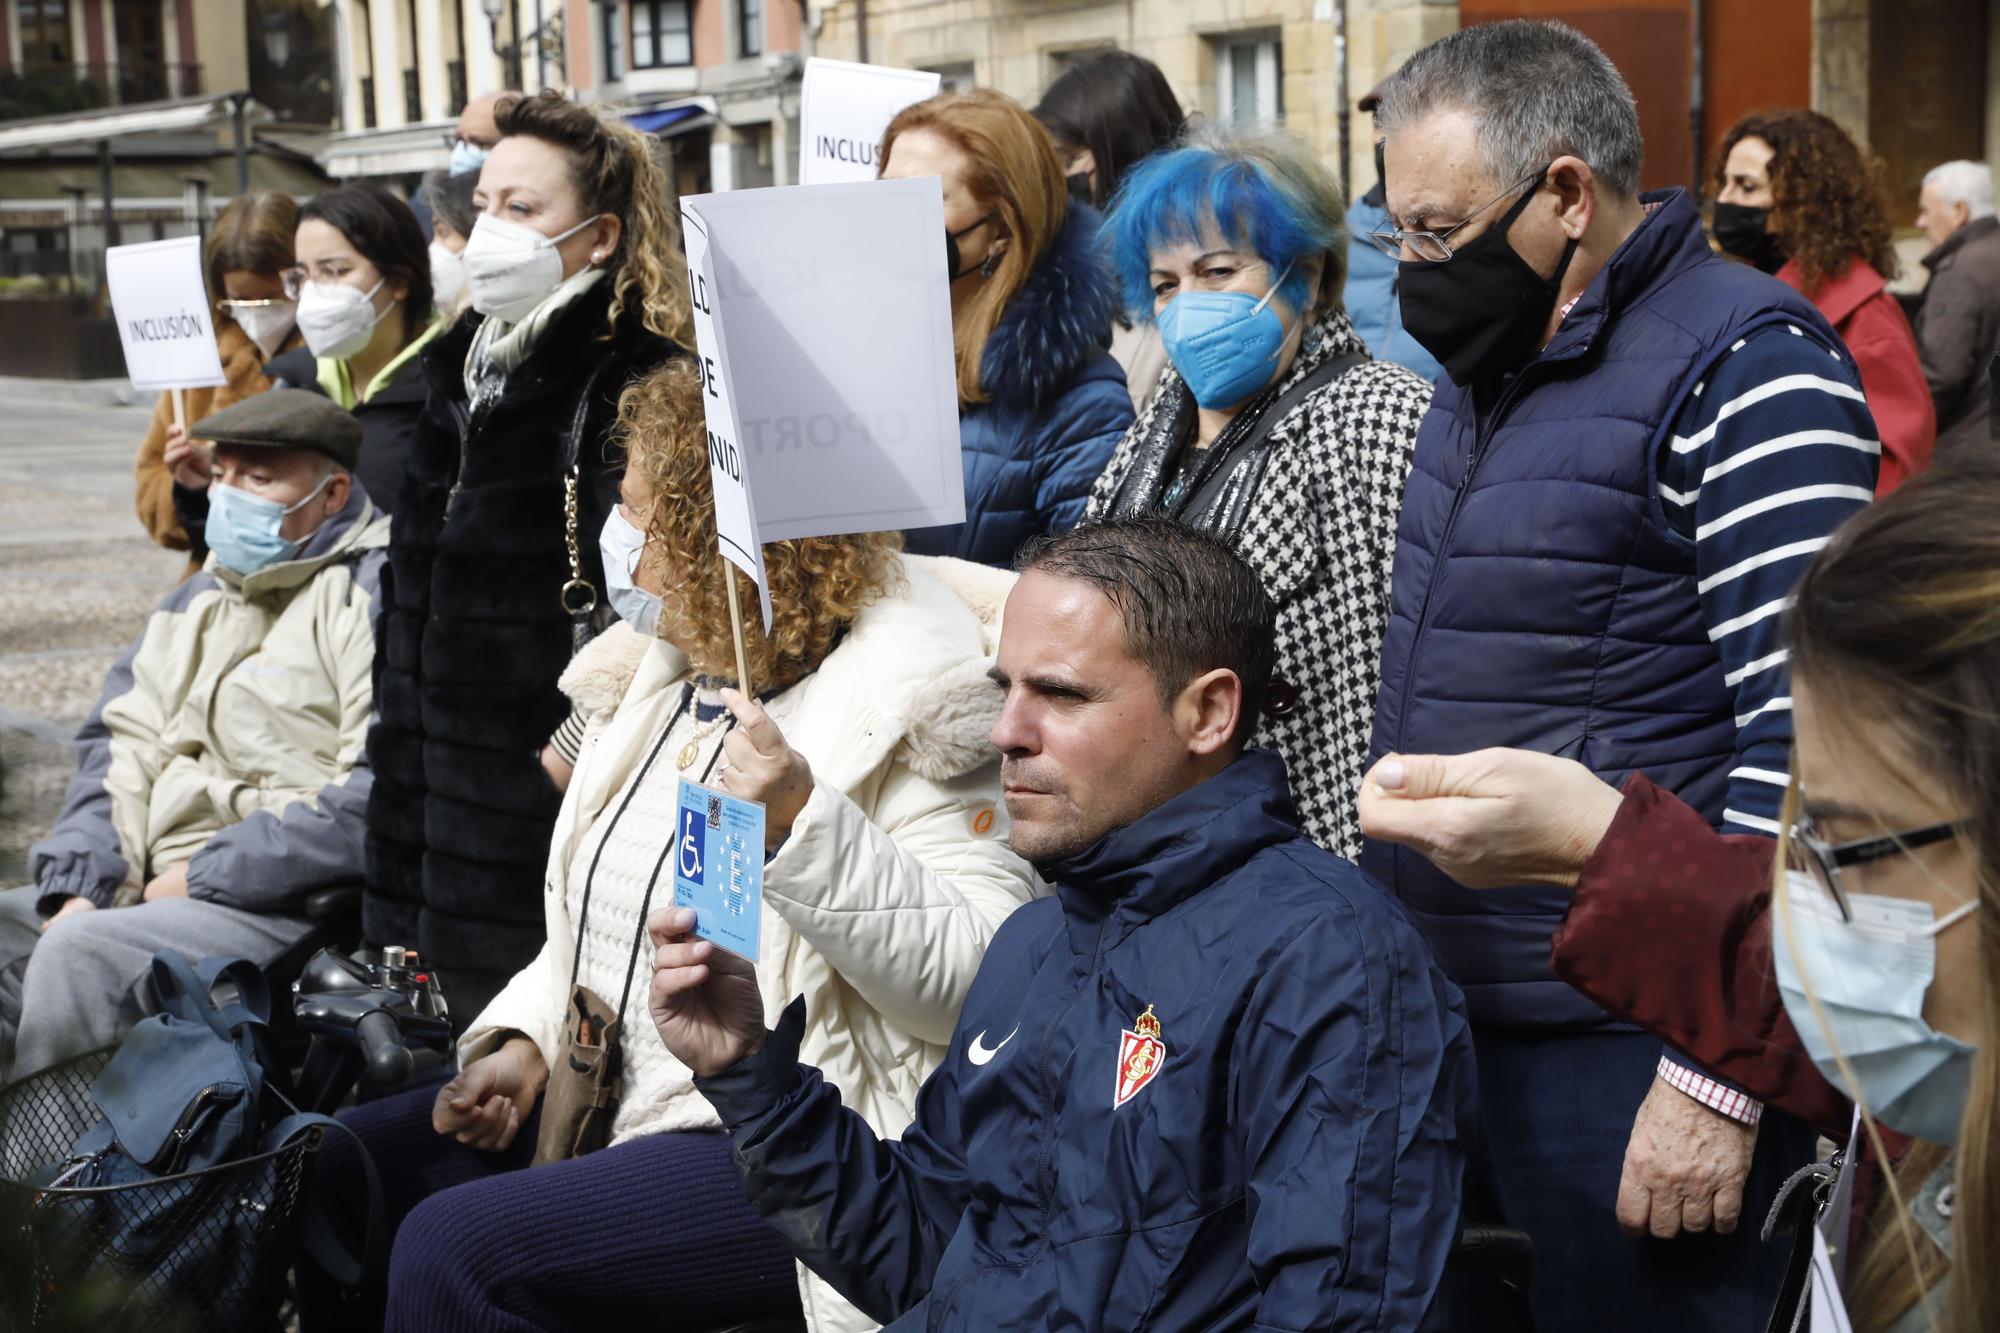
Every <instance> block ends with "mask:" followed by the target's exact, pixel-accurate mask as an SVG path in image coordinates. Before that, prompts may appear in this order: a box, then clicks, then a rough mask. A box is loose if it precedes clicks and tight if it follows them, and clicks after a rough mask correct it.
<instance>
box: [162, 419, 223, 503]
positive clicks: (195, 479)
mask: <svg viewBox="0 0 2000 1333" xmlns="http://www.w3.org/2000/svg"><path fill="white" fill-rule="evenodd" d="M162 461H164V462H165V463H166V465H167V471H169V472H171V473H172V474H173V477H174V480H175V481H177V482H179V483H180V484H181V485H183V486H185V487H187V488H188V489H189V490H191V491H205V490H207V489H208V481H209V474H210V472H211V471H213V466H214V465H213V454H212V453H211V452H210V450H209V447H208V446H207V445H205V444H197V443H196V442H195V441H193V440H190V439H189V438H188V434H187V431H186V430H184V429H183V428H182V427H180V426H178V425H175V426H169V427H167V447H166V451H165V453H164V454H163V455H162Z"/></svg>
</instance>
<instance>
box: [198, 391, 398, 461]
mask: <svg viewBox="0 0 2000 1333" xmlns="http://www.w3.org/2000/svg"><path fill="white" fill-rule="evenodd" d="M188 434H189V435H190V436H192V437H193V438H195V439H197V440H213V441H215V442H216V443H217V444H234V445H240V446H261V447H263V448H266V449H310V450H311V451H312V452H314V453H316V454H325V455H326V456H327V457H328V458H331V459H332V460H333V461H334V462H336V463H338V464H340V466H341V467H343V468H345V469H347V470H348V471H349V472H352V471H354V465H355V463H357V462H358V461H360V458H361V423H360V422H359V421H357V420H355V417H354V414H353V413H352V412H349V411H346V410H345V409H343V408H341V407H338V406H336V405H335V404H334V401H333V400H332V399H331V398H328V397H326V396H325V395H324V394H317V393H313V392H311V391H310V390H307V389H270V390H267V391H265V392H264V393H260V394H258V395H257V396H256V397H254V398H245V399H244V400H243V401H242V402H240V403H237V404H236V405H235V406H233V407H225V408H223V409H222V411H220V412H217V413H216V414H215V415H214V416H212V417H206V418H204V419H202V420H200V421H197V422H195V423H194V424H193V425H191V426H189V427H188Z"/></svg>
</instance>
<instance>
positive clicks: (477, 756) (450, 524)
mask: <svg viewBox="0 0 2000 1333" xmlns="http://www.w3.org/2000/svg"><path fill="white" fill-rule="evenodd" d="M610 289H611V284H610V283H608V282H601V283H599V284H597V286H595V287H594V288H592V289H591V290H589V291H587V292H585V293H584V294H583V295H581V296H579V297H578V298H577V299H576V300H575V302H574V303H573V304H571V306H570V307H569V308H568V309H567V310H565V311H563V312H562V313H561V314H560V315H558V316H557V317H556V319H555V320H554V322H553V323H552V324H551V325H550V326H549V327H548V328H547V329H546V330H544V331H543V333H542V336H541V338H540V339H539V340H538V342H537V343H536V346H535V348H534V350H533V351H532V352H531V353H530V354H529V357H528V359H527V361H526V362H525V363H523V364H522V365H521V366H519V367H517V368H516V369H515V370H514V371H513V372H512V373H511V374H510V375H509V376H508V377H507V381H506V385H505V388H504V389H503V391H502V392H501V393H500V394H499V396H498V397H497V398H495V399H493V400H490V401H485V402H482V403H481V404H480V405H479V406H478V407H476V408H475V407H474V406H473V405H471V404H470V403H468V401H467V396H466V389H465V382H464V365H465V358H466V353H467V351H468V349H469V348H470V347H471V344H472V339H473V335H474V333H475V332H476V331H477V329H478V328H479V325H480V323H481V320H480V318H479V317H478V316H476V315H469V316H467V317H466V318H464V319H462V320H460V321H459V323H458V324H457V325H456V326H455V327H454V328H452V329H450V330H449V331H447V332H446V333H445V334H443V335H442V336H440V337H439V338H438V339H437V341H436V342H434V343H433V344H432V345H431V346H430V347H429V348H428V349H427V350H426V351H425V353H424V358H423V365H424V375H425V378H426V380H427V382H428V384H429V388H430V396H429V399H428V401H427V402H426V404H425V408H424V413H423V416H422V418H421V419H420V420H419V422H418V424H417V429H416V432H415V434H414V435H413V436H412V438H411V441H410V453H409V459H408V463H407V467H406V470H405V473H404V477H403V489H402V495H401V498H400V500H399V502H398V505H397V509H396V522H395V529H394V535H393V538H392V540H391V543H390V548H389V568H388V570H387V572H386V574H385V576H384V578H383V585H382V608H383V610H382V618H381V621H380V623H379V625H378V626H377V629H376V642H377V645H378V646H377V654H376V663H375V702H376V709H377V713H378V719H377V722H376V725H375V728H374V731H373V733H372V734H371V736H370V740H369V751H370V757H371V759H372V760H373V762H374V765H375V774H376V780H375V790H374V794H373V797H372V799H371V800H370V802H369V806H368V878H369V886H368V896H367V899H366V904H365V910H364V916H363V926H364V931H365V934H366V936H367V938H368V941H369V942H370V943H371V944H377V945H383V944H403V945H410V946H414V947H416V948H417V949H419V950H420V951H421V956H422V958H423V960H424V961H425V962H426V963H427V964H429V965H430V967H431V968H433V969H435V970H436V971H437V972H439V973H440V974H441V976H442V978H443V982H444V985H445V989H446V996H447V998H448V999H449V1001H450V1004H451V1009H452V1015H453V1018H454V1019H455V1020H456V1022H457V1023H458V1025H459V1026H460V1027H463V1026H464V1025H465V1024H467V1023H469V1022H470V1021H471V1020H472V1019H474V1018H475V1017H477V1016H478V1014H479V1011H480V1010H481V1009H483V1008H484V1007H485V1005H486V1002H487V1001H488V1000H489V999H491V998H492V996H493V995H494V994H495V993H496V992H497V991H498V990H499V988H500V987H501V986H502V985H504V984H505V983H506V981H507V979H508V978H509V977H511V976H512V975H513V974H514V973H515V972H516V971H517V970H519V969H520V968H521V967H522V966H523V965H525V964H526V963H527V962H528V961H529V960H530V959H532V958H533V957H534V956H535V952H536V951H537V950H538V949H539V948H540V947H541V944H542V935H543V926H542V871H543V867H544V864H545V862H546V861H547V858H548V852H549V836H550V830H551V828H552V827H553V825H554V822H555V815H556V809H557V807H558V806H559V805H560V804H561V797H560V795H559V794H558V793H557V792H556V790H555V788H554V787H553V786H552V785H551V784H550V782H549V780H548V777H547V775H546V774H545V773H544V772H543V771H542V766H541V760H540V751H541V748H542V745H543V743H544V742H546V741H547V740H548V738H549V734H550V733H551V732H552V731H554V730H555V729H556V727H557V726H558V725H559V724H560V723H561V722H562V720H563V718H564V717H565V715H566V714H567V711H568V709H567V706H566V704H565V702H564V700H563V696H562V694H561V692H560V691H559V690H558V689H557V688H556V678H557V677H558V676H559V675H560V674H561V673H562V670H563V667H564V666H565V665H567V664H568V662H569V659H570V655H571V653H572V651H573V650H574V647H575V635H574V630H575V625H574V622H573V621H572V619H571V617H570V616H569V615H567V614H566V613H565V611H564V609H563V606H562V604H561V600H560V599H561V594H562V590H563V585H564V584H565V583H566V582H568V580H569V577H570V573H569V559H568V555H567V549H566V546H565V543H564V540H563V473H564V470H565V466H566V457H567V455H568V451H569V450H570V448H571V447H572V444H573V445H574V448H575V457H576V460H577V465H578V467H579V469H580V472H581V476H580V483H579V486H578V496H577V498H578V509H579V512H578V516H577V548H578V551H579V553H580V555H581V556H582V564H583V577H584V578H585V579H588V580H589V581H590V582H591V583H592V585H593V586H595V587H596V588H598V589H599V591H600V598H599V600H600V602H601V601H602V589H603V586H604V575H603V570H602V568H601V561H600V559H599V557H598V554H597V536H598V532H599V529H601V528H602V526H603V524H604V520H605V517H606V515H607V514H608V513H609V511H610V509H611V508H612V506H614V505H615V504H616V503H617V496H618V481H619V477H620V476H621V475H622V473H623V470H624V464H623V460H622V457H620V456H619V454H618V452H617V450H616V449H615V447H613V445H612V440H611V437H612V432H613V426H614V424H615V421H616V414H617V402H618V395H619V393H620V392H622V391H623V389H624V388H625V387H626V385H628V384H629V383H631V382H632V381H633V380H634V379H636V378H638V377H640V376H642V375H644V374H646V373H648V372H650V371H652V370H654V369H655V368H657V367H658V366H660V365H661V364H662V363H664V362H665V361H667V360H668V359H669V358H671V357H675V356H681V355H685V352H684V350H683V349H682V348H681V347H680V346H679V345H678V344H676V343H674V342H673V341H672V340H670V339H667V338H663V337H660V336H659V335H657V334H655V333H652V332H650V331H649V330H647V329H645V328H644V327H642V326H641V324H640V323H639V320H638V318H637V316H636V315H634V314H633V313H632V312H630V311H627V312H626V313H625V314H624V315H622V316H621V318H620V320H619V323H618V326H617V328H616V329H615V330H614V331H613V332H612V333H611V335H610V336H608V337H607V336H605V334H604V330H605V329H606V327H607V312H608V310H609V306H610V301H611V290H610Z"/></svg>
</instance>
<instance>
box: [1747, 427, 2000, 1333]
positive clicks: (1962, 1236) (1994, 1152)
mask: <svg viewBox="0 0 2000 1333" xmlns="http://www.w3.org/2000/svg"><path fill="white" fill-rule="evenodd" d="M1787 637H1788V639H1789V641H1790V644H1791V652H1792V671H1793V676H1794V680H1795V682H1797V681H1805V682H1810V684H1811V685H1812V687H1813V688H1814V689H1815V690H1817V691H1819V692H1821V694H1822V695H1823V696H1824V697H1837V698H1839V699H1840V701H1841V706H1842V707H1843V708H1845V709H1847V710H1849V711H1850V712H1853V713H1856V714H1859V715H1862V716H1865V717H1868V718H1870V719H1880V720H1881V721H1882V722H1883V723H1885V724H1886V725H1888V726H1889V727H1891V728H1893V729H1894V732H1895V733H1896V734H1897V735H1899V736H1900V737H1901V738H1902V739H1903V741H1904V747H1905V748H1906V749H1907V750H1908V752H1909V753H1911V754H1913V755H1920V756H1922V757H1923V764H1924V768H1925V771H1924V772H1923V773H1922V774H1920V775H1919V774H1912V775H1910V776H1911V778H1913V779H1915V780H1919V781H1921V783H1922V784H1923V785H1925V786H1927V787H1931V788H1935V789H1941V790H1944V791H1948V792H1952V793H1955V794H1957V795H1958V796H1959V797H1960V798H1961V799H1962V800H1964V801H1965V802H1966V803H1967V808H1966V810H1965V819H1964V828H1963V830H1962V831H1961V832H1960V834H1959V839H1960V842H1961V843H1962V845H1963V846H1964V847H1965V849H1966V852H1967V862H1968V863H1969V864H1970V865H1972V866H1973V867H1974V868H1975V884H1976V892H1977V895H1978V900H1979V903H1980V910H1979V911H1978V912H1976V913H1974V914H1973V916H1972V918H1971V919H1970V920H1969V921H1967V922H1966V923H1965V925H1964V926H1963V927H1961V928H1962V929H1970V930H1973V931H1976V932H1977V936H1976V938H1977V942H1978V943H1977V957H1978V971H1977V976H1976V977H1975V978H1974V984H1975V985H1977V987H1978V988H1979V996H1978V1010H1979V1018H1980V1034H1979V1041H1978V1043H1977V1047H1976V1051H1975V1054H1974V1056H1973V1064H1972V1077H1971V1086H1970V1089H1969V1091H1968V1093H1967V1096H1966V1102H1965V1111H1964V1115H1963V1117H1962V1120H1961V1122H1960V1127H1959V1132H1958V1142H1957V1145H1956V1147H1955V1148H1951V1147H1947V1146H1945V1145H1942V1144H1931V1143H1918V1144H1916V1145H1915V1146H1914V1147H1913V1148H1912V1150H1911V1151H1910V1152H1909V1154H1908V1155H1907V1156H1906V1158H1905V1160H1904V1162H1903V1164H1902V1167H1901V1169H1900V1170H1899V1171H1895V1172H1891V1171H1889V1170H1888V1169H1887V1167H1888V1162H1889V1160H1890V1159H1889V1157H1888V1154H1887V1153H1886V1151H1885V1150H1884V1148H1885V1145H1884V1144H1883V1141H1882V1137H1881V1134H1880V1131H1879V1130H1878V1128H1877V1127H1876V1123H1875V1118H1874V1115H1873V1111H1872V1108H1870V1107H1868V1106H1866V1105H1863V1106H1861V1107H1860V1110H1861V1115H1862V1124H1863V1126H1864V1128H1865V1130H1866V1135H1867V1137H1868V1139H1869V1141H1870V1142H1871V1143H1872V1144H1873V1145H1874V1148H1875V1152H1876V1155H1877V1157H1878V1159H1879V1161H1880V1162H1881V1163H1882V1164H1883V1167H1884V1181H1885V1184H1886V1191H1885V1197H1884V1199H1883V1201H1882V1204H1881V1206H1880V1207H1878V1208H1877V1209H1876V1211H1875V1213H1874V1215H1873V1216H1872V1217H1871V1218H1870V1219H1869V1227H1868V1234H1867V1236H1866V1238H1865V1239H1864V1241H1863V1244H1862V1248H1861V1252H1860V1254H1859V1256H1858V1261H1857V1264H1856V1266H1855V1267H1854V1268H1853V1269H1852V1270H1850V1271H1851V1272H1852V1274H1853V1276H1852V1278H1851V1280H1850V1284H1849V1285H1850V1287H1851V1288H1852V1292H1853V1299H1852V1300H1851V1302H1850V1312H1851V1314H1852V1316H1853V1321H1854V1327H1855V1329H1856V1330H1857V1333H1882V1330H1885V1329H1887V1328H1888V1327H1889V1326H1890V1325H1892V1324H1893V1323H1894V1322H1895V1321H1896V1320H1897V1319H1898V1318H1900V1317H1901V1316H1902V1315H1903V1314H1904V1313H1906V1312H1907V1311H1908V1310H1910V1309H1911V1308H1912V1307H1913V1306H1915V1305H1916V1304H1917V1303H1918V1302H1919V1301H1921V1300H1923V1299H1924V1297H1925V1294H1926V1293H1927V1292H1930V1291H1932V1290H1933V1289H1936V1288H1938V1286H1939V1283H1940V1282H1942V1283H1943V1288H1942V1290H1943V1294H1944V1297H1945V1300H1944V1302H1943V1306H1944V1315H1943V1318H1942V1320H1941V1321H1934V1322H1935V1326H1936V1327H1937V1328H1939V1329H1941V1330H1943V1333H1992V1331H1993V1330H1994V1329H2000V1279H1996V1277H1995V1275H1994V1270H1993V1268H1992V1267H1991V1266H1990V1265H1989V1264H1988V1263H1987V1262H1986V1261H1985V1260H1986V1257H1987V1256H1988V1255H1991V1254H1992V1253H1994V1250H1995V1247H1996V1246H2000V1139H1997V1138H1996V1131H2000V1123H1997V1122H2000V984H1996V983H2000V800H1995V799H1994V797H1993V795H1992V793H1993V792H1994V791H1995V790H1996V788H2000V467H1996V466H1995V465H1994V464H1993V463H1992V462H1987V461H1981V462H1971V463H1967V464H1964V465H1955V466H1954V467H1953V468H1950V469H1939V470H1936V471H1933V472H1929V473H1926V474H1924V475H1922V476H1919V477H1917V478H1916V479H1915V480H1914V481H1912V482H1910V483H1909V484H1907V485H1905V486H1903V487H1902V488H1901V489H1899V490H1898V491H1897V492H1896V494H1895V495H1893V496H1891V497H1889V498H1888V499H1887V500H1885V501H1883V502H1882V503H1880V504H1877V505H1875V506H1873V507H1871V508H1869V509H1866V510H1863V511H1862V512H1861V513H1860V514H1859V515H1857V516H1856V517H1855V518H1854V519H1853V520H1852V521H1851V522H1849V523H1848V524H1847V526H1845V527H1844V528H1842V529H1841V531H1840V533H1839V534H1838V535H1837V536H1836V537H1835V538H1834V540H1833V542H1832V543H1831V544H1829V545H1828V547H1827V548H1826V550H1825V551H1823V552H1822V553H1821V554H1820V556H1819V557H1818V559H1816V560H1815V561H1814V562H1813V564H1812V567H1811V568H1810V569H1808V570H1807V571H1806V575H1805V578H1804V579H1803V580H1802V581H1801V582H1800V584H1799V587H1798V591H1797V594H1796V602H1795V605H1794V608H1793V610H1792V611H1791V613H1790V615H1789V618H1788V621H1787ZM1794 788H1795V789H1794V790H1793V791H1792V792H1791V793H1790V794H1789V795H1788V797H1787V800H1786V809H1785V813H1784V817H1783V819H1782V820H1781V823H1782V825H1783V828H1784V829H1785V830H1786V831H1785V833H1784V834H1783V835H1782V836H1781V839H1780V847H1781V851H1782V850H1783V848H1784V842H1785V840H1786V839H1788V838H1789V830H1790V827H1791V819H1792V816H1793V814H1794V813H1795V811H1796V807H1797V803H1798V794H1797V791H1796V784H1794ZM1778 865H1779V867H1780V874H1779V883H1778V889H1777V896H1778V910H1779V911H1782V912H1787V913H1788V912H1789V911H1790V906H1789V902H1788V900H1787V898H1786V896H1785V890H1784V881H1783V874H1782V868H1783V866H1784V865H1785V859H1784V857H1783V856H1782V855H1781V856H1780V859H1779V861H1778ZM1787 919H1789V918H1787ZM1789 934H1790V932H1789V931H1788V932H1787V936H1788V940H1789ZM1776 943H1777V942H1776V941H1774V944H1776ZM1778 947H1790V945H1789V943H1788V942H1787V943H1784V944H1779V945H1778ZM1809 998H1811V1002H1812V1005H1813V1008H1814V1012H1815V1016H1816V1017H1819V1018H1820V1021H1821V1023H1822V1026H1825V1021H1824V1018H1823V1016H1820V1015H1819V1013H1818V1009H1819V1001H1818V1000H1817V998H1812V997H1809ZM1835 1055H1836V1058H1837V1059H1838V1060H1839V1062H1840V1064H1841V1066H1842V1077H1843V1078H1844V1079H1845V1080H1846V1082H1847V1086H1848V1087H1849V1088H1852V1087H1855V1086H1857V1085H1856V1083H1855V1080H1854V1077H1853V1073H1852V1071H1851V1070H1849V1069H1848V1068H1847V1067H1846V1057H1845V1055H1843V1054H1841V1053H1839V1052H1838V1051H1837V1050H1836V1052H1835ZM1954 1154H1955V1157H1956V1160H1955V1162H1954V1165H1953V1173H1954V1174H1953V1185H1954V1188H1955V1190H1956V1201H1955V1202H1954V1204H1953V1206H1952V1233H1953V1235H1952V1249H1953V1251H1954V1253H1956V1254H1957V1255H1959V1256H1960V1258H1961V1262H1958V1263H1951V1262H1949V1260H1948V1259H1947V1258H1946V1256H1945V1255H1944V1254H1943V1253H1942V1252H1941V1251H1939V1249H1938V1248H1937V1246H1936V1245H1934V1244H1933V1243H1932V1242H1931V1240H1930V1238H1929V1237H1928V1236H1927V1235H1925V1234H1924V1233H1923V1232H1921V1231H1920V1230H1919V1229H1918V1228H1917V1226H1916V1225H1915V1223H1914V1222H1913V1221H1912V1220H1911V1218H1910V1212H1909V1201H1910V1198H1911V1196H1912V1194H1913V1192H1914V1190H1915V1189H1916V1188H1918V1187H1920V1186H1921V1185H1922V1184H1923V1182H1924V1180H1925V1178H1926V1177H1928V1176H1929V1175H1930V1174H1932V1173H1933V1172H1935V1171H1936V1170H1937V1169H1938V1168H1939V1167H1940V1166H1942V1165H1944V1163H1945V1162H1946V1161H1948V1160H1952V1158H1953V1156H1954Z"/></svg>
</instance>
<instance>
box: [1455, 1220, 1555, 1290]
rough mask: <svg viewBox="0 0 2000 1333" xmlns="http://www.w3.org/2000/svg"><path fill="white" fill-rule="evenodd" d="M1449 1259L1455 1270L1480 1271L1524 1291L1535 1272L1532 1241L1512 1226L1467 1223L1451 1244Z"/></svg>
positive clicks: (1460, 1271) (1465, 1271) (1526, 1234)
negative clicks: (1455, 1241)
mask: <svg viewBox="0 0 2000 1333" xmlns="http://www.w3.org/2000/svg"><path fill="white" fill-rule="evenodd" d="M1449 1263H1450V1267H1451V1268H1452V1269H1453V1270H1454V1271H1456V1272H1459V1273H1483V1274H1485V1275H1487V1276H1489V1277H1494V1278H1498V1279H1499V1280H1500V1281H1502V1282H1505V1283H1506V1284H1507V1285H1508V1286H1510V1287H1513V1288H1515V1289H1516V1290H1520V1291H1525V1290H1527V1287H1528V1283H1529V1281H1530V1280H1531V1279H1532V1278H1533V1277H1534V1274H1535V1242H1534V1239H1533V1238H1532V1237H1530V1236H1529V1235H1528V1233H1527V1232H1525V1231H1521V1230H1518V1229H1517V1228H1514V1227H1500V1226H1486V1225H1483V1224H1478V1223H1473V1224H1468V1225H1467V1226H1466V1227H1465V1228H1464V1229H1463V1230H1461V1231H1460V1232H1459V1233H1458V1243H1457V1244H1455V1245H1453V1246H1452V1247H1451V1259H1450V1261H1449Z"/></svg>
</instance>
